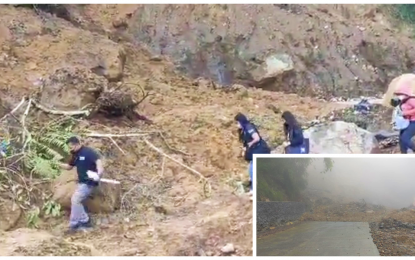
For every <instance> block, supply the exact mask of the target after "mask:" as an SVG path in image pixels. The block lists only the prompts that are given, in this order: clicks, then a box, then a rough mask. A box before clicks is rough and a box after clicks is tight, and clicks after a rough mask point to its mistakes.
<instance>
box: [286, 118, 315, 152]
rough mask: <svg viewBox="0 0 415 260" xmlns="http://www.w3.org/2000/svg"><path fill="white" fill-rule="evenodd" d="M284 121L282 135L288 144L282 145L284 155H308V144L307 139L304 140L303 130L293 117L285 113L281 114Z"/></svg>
mask: <svg viewBox="0 0 415 260" xmlns="http://www.w3.org/2000/svg"><path fill="white" fill-rule="evenodd" d="M282 118H283V119H284V121H285V122H284V134H285V137H286V140H287V141H288V142H285V143H284V146H285V153H288V154H308V153H309V151H308V150H309V143H308V139H305V138H304V133H303V129H302V128H301V126H300V124H299V123H298V122H297V119H295V116H294V115H293V114H292V113H291V112H289V111H285V112H284V113H282Z"/></svg>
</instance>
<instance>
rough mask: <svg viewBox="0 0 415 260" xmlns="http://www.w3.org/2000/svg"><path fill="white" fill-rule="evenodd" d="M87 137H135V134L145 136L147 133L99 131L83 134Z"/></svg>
mask: <svg viewBox="0 0 415 260" xmlns="http://www.w3.org/2000/svg"><path fill="white" fill-rule="evenodd" d="M83 135H84V136H87V137H108V138H112V137H136V136H146V135H148V134H141V133H126V134H99V133H89V134H83Z"/></svg>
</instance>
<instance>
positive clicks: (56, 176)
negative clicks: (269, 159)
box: [0, 6, 252, 255]
mask: <svg viewBox="0 0 415 260" xmlns="http://www.w3.org/2000/svg"><path fill="white" fill-rule="evenodd" d="M0 13H1V14H2V15H1V17H0V20H1V23H0V24H3V25H7V26H4V27H5V28H4V27H2V28H0V29H5V30H6V31H7V32H9V33H10V35H9V36H10V37H6V38H1V39H0V44H1V46H2V50H3V54H4V55H3V56H2V59H1V60H0V63H1V66H0V70H1V71H2V75H3V77H2V78H1V79H0V80H1V81H2V83H4V84H2V85H1V86H5V87H2V88H0V92H1V100H0V102H1V105H2V106H1V107H0V118H1V119H0V120H1V131H2V135H1V136H2V140H6V141H7V142H8V143H9V144H8V145H7V147H8V150H7V155H6V159H4V160H2V161H1V176H2V178H1V189H2V191H1V193H0V200H1V203H0V208H1V211H2V212H4V214H3V216H4V217H3V218H1V219H0V229H1V230H6V232H3V233H1V235H0V240H1V241H2V243H1V244H2V245H6V246H5V247H0V254H1V255H22V254H24V255H45V254H46V255H50V254H54V255H77V254H80V252H83V254H85V255H89V254H91V255H223V254H225V255H251V254H252V203H251V202H250V200H249V197H248V196H245V195H244V194H243V193H244V189H243V185H242V183H243V182H245V181H246V180H247V177H248V176H247V174H245V172H246V167H245V164H244V163H243V161H242V160H240V161H238V159H236V158H237V156H236V154H238V152H237V151H234V150H235V148H236V147H237V138H236V137H234V136H232V135H231V136H229V139H228V141H227V142H225V143H224V142H223V139H224V137H225V139H226V137H227V135H228V134H227V133H231V131H230V129H231V128H232V127H230V125H229V124H228V123H229V122H231V121H232V116H233V115H234V114H235V113H236V112H237V111H238V110H239V109H240V107H237V106H235V107H234V108H233V110H230V111H227V110H225V111H222V112H221V111H218V106H217V105H215V104H214V103H213V102H212V101H213V100H218V99H219V100H222V101H221V102H222V103H224V101H228V100H230V99H231V98H230V97H231V96H232V95H233V94H232V93H229V94H225V95H227V96H222V94H223V93H222V92H220V91H217V92H215V91H213V92H212V89H210V88H206V89H203V88H204V87H203V86H200V89H193V88H189V86H192V81H191V80H189V79H186V78H183V77H182V76H179V75H177V74H175V73H174V72H173V70H172V69H171V68H170V67H169V66H170V65H169V63H168V62H166V61H163V60H162V61H156V62H153V63H151V62H150V63H149V59H150V58H151V55H150V54H149V53H148V52H147V51H146V50H144V49H142V48H140V47H136V46H132V45H130V44H126V45H123V46H121V45H118V44H116V43H114V42H112V41H110V40H108V39H107V38H106V37H105V36H102V35H96V34H92V33H90V32H88V31H85V30H81V29H77V28H74V27H73V26H72V25H69V24H67V23H65V22H62V21H61V20H59V19H57V18H55V17H47V18H48V19H46V20H42V19H43V18H44V17H40V16H38V14H36V13H35V12H33V11H31V10H26V9H19V10H18V11H17V9H15V8H13V7H10V6H2V8H0ZM17 13H20V15H16V14H17ZM22 13H24V15H22ZM10 17H14V18H13V19H9V18H10ZM16 17H17V18H16ZM41 18H42V19H41ZM9 20H10V21H12V22H10V23H9ZM45 21H46V22H45ZM46 25H47V26H50V27H49V29H51V30H49V31H45V30H43V29H42V27H45V26H46ZM54 26H55V27H54ZM56 29H59V30H56ZM51 31H52V32H53V33H52V32H51ZM2 35H3V34H2ZM33 35H37V36H38V37H33ZM58 39H59V40H58ZM18 41H20V42H21V41H26V42H25V43H24V44H22V45H19V46H17V45H16V42H18ZM21 43H22V42H21ZM97 46H98V47H97ZM123 50H125V51H123ZM29 53H30V55H28V54H29ZM123 54H125V57H126V58H125V59H124V58H123V57H122V55H123ZM62 60H65V61H66V63H65V64H62ZM22 71H26V73H21V72H22ZM172 86H175V87H174V88H173V87H172ZM237 103H238V100H235V101H234V104H237ZM232 106H233V105H232ZM141 113H142V114H143V115H145V116H142V115H141ZM150 119H151V120H150ZM223 125H227V126H226V129H222V128H223ZM221 127H222V128H221ZM212 128H213V129H218V130H219V132H220V134H219V137H213V140H210V141H209V142H206V140H209V138H210V139H212V136H211V130H210V129H212ZM73 134H76V135H79V136H81V138H82V139H83V140H84V142H85V144H86V145H91V146H92V147H94V148H96V149H97V150H99V152H100V153H101V154H102V155H103V156H104V161H105V168H106V175H105V178H107V179H112V180H117V181H119V182H121V185H119V186H120V187H118V186H114V185H110V184H105V183H103V184H102V185H101V189H99V191H97V194H94V196H93V197H92V198H91V199H89V200H88V202H87V204H88V209H89V210H90V211H91V213H92V214H93V219H94V221H95V223H96V229H94V231H92V232H91V233H86V234H76V235H74V236H72V237H70V239H71V240H72V241H68V240H67V239H65V238H64V237H62V234H63V231H64V230H65V229H66V228H67V217H68V206H69V205H70V196H71V194H72V191H73V189H74V187H75V186H74V185H75V176H76V174H75V173H74V172H73V171H72V172H66V171H59V170H58V168H57V167H56V166H57V165H56V162H58V161H66V160H67V157H68V150H67V147H66V144H65V140H66V138H68V137H69V136H71V135H73ZM229 158H233V159H232V160H227V159H229ZM23 227H29V228H31V230H30V231H29V230H27V229H24V228H23ZM52 240H55V241H56V242H53V243H52V242H51V241H52ZM92 240H93V241H94V246H93V247H91V245H90V243H91V242H90V241H92ZM16 241H18V242H16ZM16 243H18V244H19V247H15V246H14V245H16ZM227 244H232V247H233V248H232V250H230V251H229V250H227V251H226V252H224V251H223V250H221V248H222V247H224V246H225V245H227ZM58 247H59V248H60V250H58V249H57V248H58ZM74 248H80V250H81V251H79V252H77V249H76V250H74ZM91 248H92V249H91ZM228 248H229V247H228ZM42 249H44V250H42ZM84 249H85V250H84Z"/></svg>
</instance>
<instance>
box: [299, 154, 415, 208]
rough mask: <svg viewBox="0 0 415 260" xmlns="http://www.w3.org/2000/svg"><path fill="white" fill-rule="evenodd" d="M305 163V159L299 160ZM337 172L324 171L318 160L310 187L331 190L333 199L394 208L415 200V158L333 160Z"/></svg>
mask: <svg viewBox="0 0 415 260" xmlns="http://www.w3.org/2000/svg"><path fill="white" fill-rule="evenodd" d="M299 160H301V158H299ZM332 160H333V163H334V165H333V169H332V170H331V171H330V172H327V173H321V171H322V170H323V168H324V167H323V161H322V159H316V161H315V162H313V163H312V164H311V165H310V167H309V170H308V174H307V180H308V187H309V188H311V189H316V190H325V191H327V192H326V193H325V195H327V196H328V197H329V198H334V199H339V198H341V199H343V200H345V201H357V200H361V199H364V200H365V201H366V202H370V203H375V204H379V205H383V206H386V207H390V208H397V209H398V208H403V207H408V206H409V205H411V204H412V203H413V202H414V199H415V157H414V158H399V157H395V158H394V157H391V158H384V157H383V158H333V159H332Z"/></svg>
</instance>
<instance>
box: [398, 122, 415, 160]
mask: <svg viewBox="0 0 415 260" xmlns="http://www.w3.org/2000/svg"><path fill="white" fill-rule="evenodd" d="M414 136H415V121H411V122H410V123H409V126H408V127H407V128H406V129H404V130H401V132H400V133H399V148H400V150H401V153H403V154H406V153H408V149H411V150H412V151H414V152H415V145H414V143H413V142H412V140H411V139H412V137H414Z"/></svg>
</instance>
